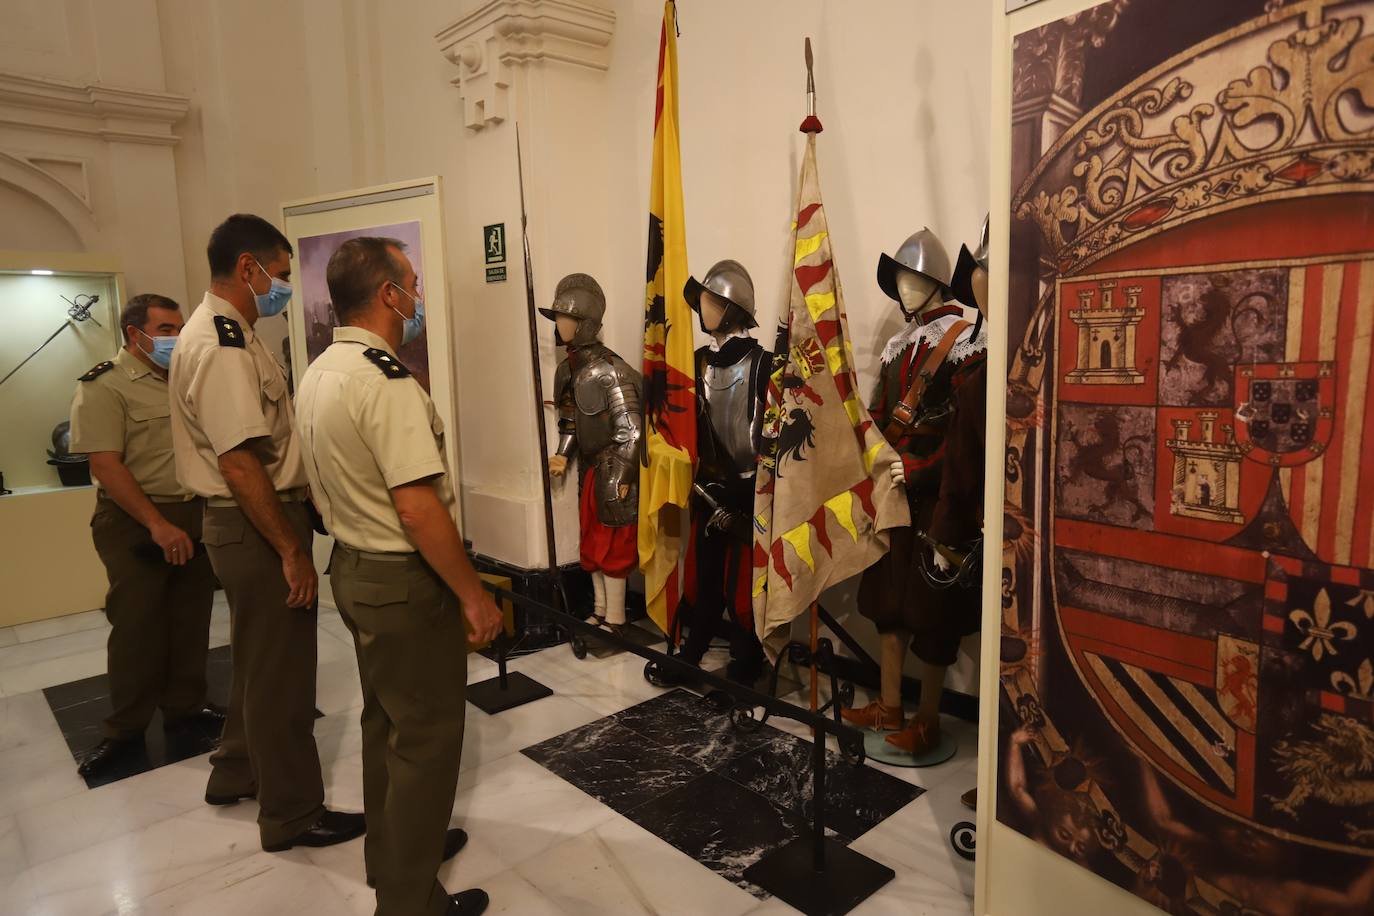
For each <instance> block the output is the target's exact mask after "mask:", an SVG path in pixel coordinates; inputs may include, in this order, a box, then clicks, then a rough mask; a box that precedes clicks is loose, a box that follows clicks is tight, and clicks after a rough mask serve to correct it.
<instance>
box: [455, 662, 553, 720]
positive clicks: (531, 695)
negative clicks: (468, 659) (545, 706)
mask: <svg viewBox="0 0 1374 916" xmlns="http://www.w3.org/2000/svg"><path fill="white" fill-rule="evenodd" d="M547 696H553V691H552V690H550V689H549V688H547V687H545V686H544V685H543V684H541V683H539V682H538V681H536V680H535V679H534V678H532V677H527V676H525V675H523V674H521V673H520V672H519V671H514V672H511V673H509V674H507V675H506V677H505V683H504V684H503V683H501V678H500V677H499V676H497V677H493V678H489V679H488V680H485V681H478V682H477V683H476V684H469V685H468V702H469V703H471V704H472V705H473V706H476V707H477V708H478V709H480V710H482V712H484V713H487V714H488V715H495V714H496V713H498V712H505V711H506V710H507V709H514V708H515V707H517V706H524V705H525V704H526V703H533V702H534V701H535V700H542V699H544V697H547Z"/></svg>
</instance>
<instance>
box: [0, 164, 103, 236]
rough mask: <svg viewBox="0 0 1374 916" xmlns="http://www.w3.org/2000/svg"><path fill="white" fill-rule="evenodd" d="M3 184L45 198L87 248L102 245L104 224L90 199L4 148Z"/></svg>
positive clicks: (1, 173) (0, 173) (0, 166)
mask: <svg viewBox="0 0 1374 916" xmlns="http://www.w3.org/2000/svg"><path fill="white" fill-rule="evenodd" d="M0 183H3V184H7V185H11V186H13V187H15V188H18V189H19V190H20V191H23V192H25V193H27V194H29V195H30V196H32V197H34V198H36V199H37V200H39V201H41V202H42V203H43V204H44V205H46V206H47V207H48V208H49V209H50V210H52V211H53V212H54V213H55V214H57V216H59V217H60V218H61V219H62V221H63V222H65V223H66V224H67V225H68V226H70V227H71V229H72V231H74V232H75V233H76V235H77V237H78V238H80V239H81V244H82V245H83V246H84V248H85V249H86V250H87V251H95V250H98V249H99V248H100V244H99V243H100V227H99V226H98V225H97V223H96V220H95V214H94V213H93V212H92V210H91V207H90V205H89V204H87V203H86V201H84V200H82V199H81V198H80V197H79V196H78V195H77V193H76V192H75V191H73V190H72V189H71V188H69V187H67V186H66V185H65V184H63V183H62V182H61V181H59V180H57V179H56V178H54V177H53V176H52V175H49V174H48V173H47V172H45V171H43V170H42V169H40V168H39V167H38V166H36V165H34V164H33V163H32V162H29V161H28V160H27V159H25V158H23V157H22V156H19V155H16V154H14V153H10V152H6V151H4V150H0Z"/></svg>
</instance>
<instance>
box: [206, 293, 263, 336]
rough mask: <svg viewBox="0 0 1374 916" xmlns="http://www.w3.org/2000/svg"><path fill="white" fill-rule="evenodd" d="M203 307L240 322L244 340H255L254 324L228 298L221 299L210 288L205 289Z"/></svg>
mask: <svg viewBox="0 0 1374 916" xmlns="http://www.w3.org/2000/svg"><path fill="white" fill-rule="evenodd" d="M200 305H201V307H202V308H206V307H208V308H209V309H210V311H212V312H214V313H215V314H216V315H223V316H224V317H225V318H228V319H230V320H232V321H234V322H236V323H237V324H238V326H239V327H240V328H241V329H242V330H243V340H244V342H245V343H252V342H253V336H254V335H253V326H252V325H251V324H249V323H248V321H247V320H246V319H245V318H244V317H243V314H242V313H240V312H239V310H238V309H236V308H234V306H233V305H232V304H231V303H230V302H229V300H228V299H221V298H220V297H219V296H216V295H215V294H214V293H212V292H210V291H209V290H208V289H207V290H206V291H205V298H204V299H202V300H201V302H200Z"/></svg>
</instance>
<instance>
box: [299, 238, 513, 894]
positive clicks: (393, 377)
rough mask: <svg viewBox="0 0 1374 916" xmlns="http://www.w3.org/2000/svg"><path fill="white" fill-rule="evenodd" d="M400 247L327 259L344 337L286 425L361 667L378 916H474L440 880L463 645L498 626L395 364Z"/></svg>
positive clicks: (448, 836)
mask: <svg viewBox="0 0 1374 916" xmlns="http://www.w3.org/2000/svg"><path fill="white" fill-rule="evenodd" d="M403 247H404V246H403V245H402V244H401V243H400V242H398V241H396V240H395V239H379V238H359V239H352V240H349V241H347V242H344V243H343V245H341V246H340V247H339V249H338V250H337V251H336V252H335V253H334V255H333V257H331V258H330V260H329V267H328V270H327V279H328V283H329V296H330V299H331V301H332V302H333V304H334V310H335V313H336V314H337V315H338V316H339V320H340V321H341V322H343V324H344V327H340V328H336V329H335V331H334V343H333V344H332V345H331V346H330V347H329V349H327V350H325V352H324V353H323V354H321V355H320V357H319V358H318V359H316V360H315V362H314V363H313V364H311V366H310V368H309V369H308V370H306V373H305V375H304V377H302V379H301V385H300V394H299V399H298V400H299V404H298V406H299V413H298V419H297V424H298V427H299V429H300V436H301V443H302V448H303V450H304V452H305V466H306V471H307V473H308V475H309V477H310V488H311V492H312V493H313V494H314V496H315V499H316V502H317V504H318V506H319V508H320V512H321V514H322V515H323V516H324V519H325V525H326V526H327V527H328V529H329V531H330V532H331V533H332V534H333V535H334V537H335V539H336V544H335V547H334V556H333V559H332V560H331V562H330V581H331V583H332V585H333V588H334V598H335V600H336V601H337V602H338V605H339V613H340V615H341V616H342V617H343V620H344V623H345V624H346V625H347V626H348V628H349V630H350V631H351V632H352V633H353V641H354V645H355V647H356V649H357V653H358V669H359V674H360V677H361V681H362V688H363V712H362V726H363V807H364V809H365V810H366V814H367V826H368V835H367V845H366V856H365V860H366V863H367V874H368V880H369V883H372V884H373V886H375V887H376V888H377V914H378V916H417V914H434V916H476V914H478V913H481V912H482V911H483V910H485V909H486V907H487V896H486V894H485V893H483V892H482V891H481V890H478V889H472V890H468V891H464V892H463V893H460V894H455V895H453V896H450V895H449V894H448V892H447V891H446V890H445V889H444V887H443V885H442V884H441V883H440V882H439V880H438V877H437V872H438V868H439V865H440V862H441V861H443V860H444V859H447V858H449V857H451V856H452V855H454V854H455V853H456V852H457V851H458V849H459V848H461V847H462V844H463V842H464V841H465V840H466V836H465V835H464V834H463V832H462V831H461V830H457V829H452V830H450V829H448V824H449V819H450V817H451V816H452V813H453V799H454V793H455V791H456V789H457V785H458V763H459V757H460V755H461V753H462V749H463V716H464V710H465V705H464V695H465V693H466V687H467V648H468V642H469V641H471V642H472V643H473V644H480V643H483V642H486V641H488V640H490V639H493V638H495V636H496V634H497V633H498V632H499V631H500V629H501V625H502V618H501V613H500V611H499V610H497V607H496V604H495V602H493V601H492V599H491V596H490V595H489V594H488V593H487V592H486V591H484V590H483V588H482V584H481V581H480V580H479V579H478V577H477V573H476V572H475V571H474V570H473V568H472V565H471V564H470V563H469V562H468V558H467V554H466V553H465V551H464V548H463V541H462V538H461V536H460V535H459V533H458V529H457V527H456V526H455V525H454V522H453V513H454V506H455V502H454V497H453V480H452V478H451V475H450V473H449V468H448V462H447V459H446V458H445V454H444V425H443V421H442V420H441V419H440V418H439V415H438V414H437V413H436V412H435V409H434V404H433V402H432V401H431V400H430V398H429V395H427V394H426V393H425V391H424V389H423V388H421V387H420V385H419V383H418V382H416V380H415V379H414V378H413V377H412V376H411V374H410V371H409V370H408V369H407V368H406V367H405V366H404V365H403V364H402V363H401V362H400V360H398V359H397V357H396V352H397V350H399V349H400V347H401V346H402V344H403V343H407V342H409V341H410V340H411V339H413V338H414V337H415V336H416V335H417V334H418V333H419V331H420V328H421V327H422V324H423V321H424V304H423V303H422V302H421V301H420V295H419V286H418V278H417V277H416V276H415V271H414V269H413V268H412V267H411V265H410V261H409V259H407V258H406V256H405V255H404V254H403ZM460 607H461V613H460ZM464 618H466V622H467V626H466V627H465V626H464Z"/></svg>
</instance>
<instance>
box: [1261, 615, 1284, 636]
mask: <svg viewBox="0 0 1374 916" xmlns="http://www.w3.org/2000/svg"><path fill="white" fill-rule="evenodd" d="M1264 632H1266V633H1277V634H1279V635H1280V636H1282V635H1283V618H1282V617H1278V616H1275V615H1274V614H1265V615H1264Z"/></svg>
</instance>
